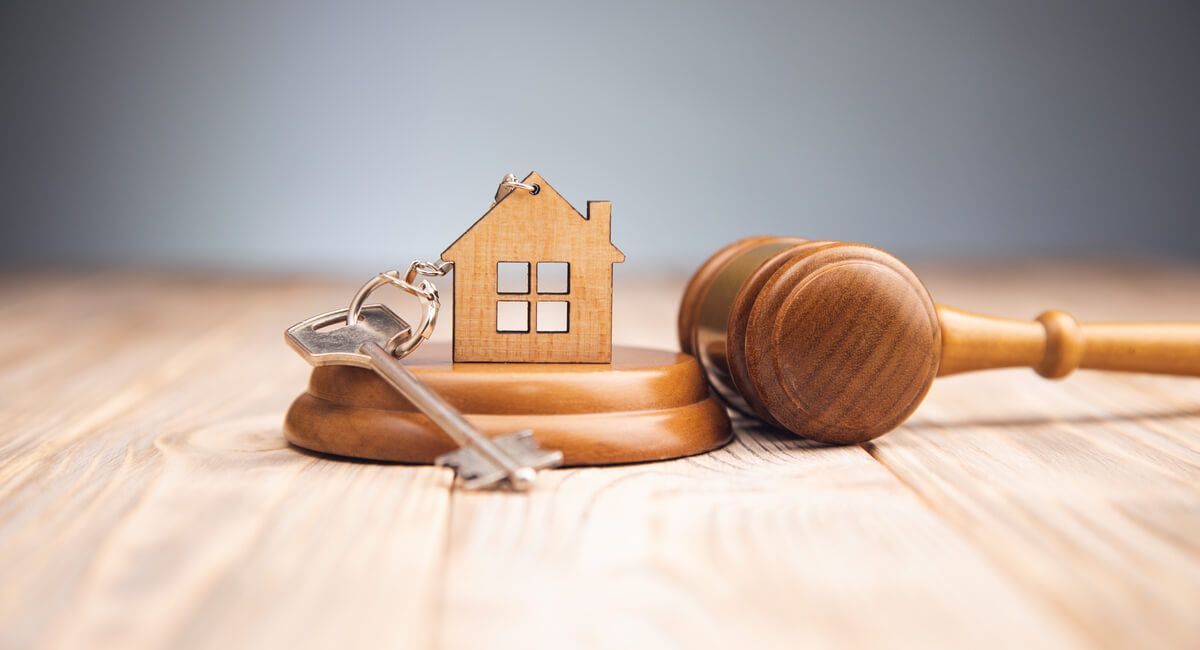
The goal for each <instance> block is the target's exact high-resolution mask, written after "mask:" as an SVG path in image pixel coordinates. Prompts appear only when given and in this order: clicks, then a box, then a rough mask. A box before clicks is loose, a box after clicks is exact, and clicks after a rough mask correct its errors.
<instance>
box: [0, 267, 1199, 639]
mask: <svg viewBox="0 0 1200 650" xmlns="http://www.w3.org/2000/svg"><path fill="white" fill-rule="evenodd" d="M917 271H918V272H919V273H920V275H921V277H922V278H923V279H924V280H925V282H926V283H927V284H928V286H929V288H930V290H931V292H933V293H934V295H937V296H938V297H939V298H941V299H944V300H947V301H948V302H953V303H955V304H959V305H962V306H963V307H965V308H967V309H970V310H972V311H980V312H992V313H1015V314H1021V313H1037V311H1038V309H1040V308H1043V307H1044V306H1045V305H1048V304H1055V305H1059V306H1061V307H1062V308H1064V309H1066V310H1068V311H1070V312H1071V313H1073V314H1076V315H1077V316H1078V317H1079V318H1080V319H1081V320H1091V321H1105V320H1115V319H1118V318H1122V317H1127V316H1131V315H1136V316H1137V317H1139V318H1144V319H1163V320H1186V319H1197V318H1200V304H1197V302H1196V300H1195V296H1196V295H1198V294H1200V270H1197V269H1187V268H1176V269H1171V268H1150V267H1138V266H1124V267H1089V266H1063V265H1039V264H1028V265H1025V266H1011V265H1006V266H1004V267H997V268H990V267H986V266H981V265H979V264H978V263H972V264H965V265H958V266H945V267H936V266H925V267H918V268H917ZM357 286H358V282H357V279H348V280H346V281H344V282H332V281H314V280H301V279H297V280H287V281H280V280H265V279H259V280H256V279H240V278H230V277H225V278H221V277H216V278H213V277H198V276H190V277H189V276H176V277H169V278H166V279H156V278H155V277H150V276H145V277H143V276H139V275H136V274H88V275H76V274H33V275H31V274H15V275H14V274H10V275H0V314H2V315H4V316H7V318H6V319H5V322H6V331H5V334H6V335H5V337H3V338H0V362H2V365H0V419H2V420H3V423H4V425H5V426H4V427H3V429H2V433H0V647H4V648H50V647H55V648H156V647H171V648H218V647H219V648H226V647H255V648H276V647H278V648H285V647H286V648H306V647H313V648H317V647H330V646H345V647H348V646H359V647H405V648H434V647H441V648H452V649H456V648H464V649H465V648H476V647H478V646H479V644H480V639H481V638H486V639H487V640H488V642H489V644H490V645H491V647H497V648H506V647H539V646H553V647H595V648H613V647H619V648H643V647H646V648H649V647H653V648H662V647H702V648H730V647H763V648H796V647H817V648H835V647H838V648H840V647H885V648H887V647H897V648H899V647H913V646H926V647H972V648H1011V647H1029V648H1040V647H1044V648H1089V647H1096V648H1104V647H1111V648H1121V647H1160V648H1192V647H1196V646H1197V645H1200V624H1198V621H1200V619H1197V617H1196V616H1195V613H1194V609H1195V607H1194V605H1195V603H1196V602H1200V542H1197V540H1200V516H1198V513H1200V383H1198V382H1197V380H1195V379H1188V378H1177V377H1155V376H1147V375H1137V374H1123V373H1122V374H1117V373H1108V374H1106V373H1099V372H1091V371H1080V372H1077V373H1075V374H1073V375H1072V376H1070V377H1068V378H1066V379H1065V380H1063V381H1061V382H1046V381H1044V380H1042V379H1041V378H1039V377H1037V376H1036V375H1035V374H1033V373H1032V372H1030V371H1028V370H1023V371H1022V370H1001V371H997V372H995V373H984V374H972V375H963V376H960V377H949V378H946V379H944V380H939V381H938V382H937V384H936V385H935V386H934V387H933V389H932V390H931V391H930V393H929V395H928V396H927V398H926V400H925V402H924V403H923V405H922V407H921V408H920V409H919V410H918V411H917V413H916V414H915V415H914V417H913V418H912V419H911V420H910V421H909V422H908V423H907V424H905V425H903V426H901V427H900V428H899V429H898V430H897V431H896V432H894V433H893V434H891V435H889V436H887V437H885V438H883V439H880V440H878V441H876V442H875V443H873V444H869V445H866V446H847V447H821V446H818V445H815V444H813V443H809V442H805V441H803V440H800V439H797V438H795V437H794V436H791V435H790V434H787V435H783V434H779V433H776V432H774V431H772V430H770V429H766V428H762V427H761V426H760V425H755V424H753V423H752V422H749V421H744V420H739V421H737V422H736V423H735V424H736V426H735V428H736V435H737V439H736V441H735V442H734V443H732V444H731V445H729V446H727V447H725V448H723V449H721V450H718V451H716V452H713V453H710V454H706V455H702V456H698V457H695V458H689V459H681V460H677V461H670V462H664V463H651V464H641V465H631V466H621V467H611V468H583V469H569V470H562V471H554V472H551V473H548V474H546V475H545V477H544V478H543V481H542V483H541V484H540V485H539V489H538V490H536V491H535V492H534V493H533V494H531V495H529V496H528V497H526V496H521V495H511V494H503V493H498V494H490V493H489V494H476V493H465V492H461V491H459V490H457V489H455V488H454V487H453V485H452V484H451V482H450V480H449V475H448V473H447V472H446V471H444V470H440V469H435V468H427V467H411V466H401V465H391V464H384V463H362V462H347V461H342V460H337V459H332V458H328V457H322V456H319V455H313V454H307V453H304V452H302V451H300V450H298V449H296V448H294V447H288V446H286V445H285V444H284V443H283V442H282V417H283V413H284V411H285V410H286V408H287V405H288V403H289V402H290V401H291V399H292V398H293V397H294V396H295V394H296V393H297V392H299V391H300V390H301V389H302V388H303V386H304V384H305V381H306V378H307V377H308V374H309V370H310V369H309V368H308V367H307V366H306V365H305V364H304V363H303V362H302V361H301V360H300V359H298V358H296V357H295V355H294V354H293V353H292V352H291V351H290V350H288V349H286V347H285V346H284V345H283V344H282V343H280V342H279V333H280V330H281V329H282V328H283V327H285V326H287V325H288V324H290V323H292V322H295V321H296V320H298V319H300V318H302V317H304V316H307V315H310V314H311V313H315V312H317V311H321V310H324V309H329V308H334V307H337V306H340V305H341V304H342V303H344V302H345V300H346V296H348V295H349V294H350V293H352V292H353V291H354V289H355V288H356V287H357ZM682 287H683V279H682V278H679V279H677V280H668V279H655V278H636V279H635V278H633V277H630V278H624V277H623V276H621V275H618V277H617V293H616V310H615V315H614V319H615V320H614V331H615V338H616V340H617V341H618V342H621V343H625V344H629V345H639V346H658V347H669V346H671V345H672V339H673V335H674V332H673V329H674V328H673V322H674V316H675V314H676V313H677V306H678V303H679V299H680V295H681V293H682ZM212 313H220V314H222V315H223V318H222V319H221V320H219V321H211V320H208V321H204V320H202V319H203V318H204V317H205V316H206V315H209V314H212ZM198 322H203V323H205V325H203V326H198V325H197V323H198ZM435 338H438V339H440V340H443V341H444V340H447V339H448V331H439V332H438V333H436V334H435Z"/></svg>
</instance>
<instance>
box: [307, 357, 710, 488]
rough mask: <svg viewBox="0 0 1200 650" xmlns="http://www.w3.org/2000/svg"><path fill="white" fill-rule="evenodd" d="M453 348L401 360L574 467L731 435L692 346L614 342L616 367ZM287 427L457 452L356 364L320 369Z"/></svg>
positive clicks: (335, 447)
mask: <svg viewBox="0 0 1200 650" xmlns="http://www.w3.org/2000/svg"><path fill="white" fill-rule="evenodd" d="M450 359H451V348H450V345H448V344H436V343H426V344H425V345H423V346H421V348H419V349H418V350H417V351H416V352H415V353H413V354H412V355H411V356H409V357H408V358H407V359H405V361H404V364H405V365H406V366H408V367H409V368H410V369H411V370H412V371H413V372H414V373H415V374H416V375H417V377H419V378H420V379H421V380H422V381H423V382H425V383H426V384H428V385H429V387H430V388H431V389H433V390H434V391H435V392H437V393H438V394H439V395H441V396H442V397H443V398H445V399H446V401H448V402H450V403H451V404H453V405H454V406H455V407H456V408H458V409H459V410H460V411H462V412H463V413H464V414H465V415H466V416H467V418H468V419H469V420H471V422H472V423H474V424H475V425H476V426H478V427H479V428H480V429H482V430H483V432H484V433H485V434H487V435H489V436H498V435H503V434H505V433H512V432H514V431H518V430H521V429H530V430H532V431H533V436H534V438H535V439H536V440H537V442H538V444H540V445H541V446H542V447H543V448H546V449H557V450H560V451H562V452H563V457H564V463H565V464H566V465H576V466H577V465H609V464H614V463H636V462H643V461H651V460H666V459H669V458H679V457H681V456H690V455H693V454H699V453H703V452H706V451H710V450H712V449H716V448H717V447H720V446H722V445H724V444H725V443H727V442H729V440H730V439H731V436H732V433H731V428H730V424H729V416H728V414H727V413H726V412H725V408H724V406H722V405H721V403H720V402H718V401H717V399H716V398H715V397H713V395H712V394H710V393H709V390H708V384H707V383H706V382H705V379H704V373H703V371H702V370H701V369H700V365H699V364H698V363H696V360H695V359H694V358H692V357H691V356H690V355H687V354H680V353H678V352H667V351H662V350H649V349H644V348H629V347H620V346H614V347H613V354H612V363H608V364H596V363H457V364H456V363H452V362H451V360H450ZM284 433H285V435H286V436H287V439H288V441H289V442H291V443H292V444H294V445H297V446H300V447H304V448H305V449H311V450H313V451H319V452H323V453H326V454H334V455H338V456H350V457H354V458H368V459H372V460H385V461H397V462H403V463H432V462H433V460H434V459H435V458H437V457H438V456H439V455H441V454H443V453H445V452H448V451H451V450H453V449H454V448H455V446H454V443H452V442H451V441H450V439H449V438H448V437H446V435H445V434H444V433H442V432H441V431H440V430H439V429H438V428H437V427H435V426H434V425H433V424H432V423H431V422H430V421H429V420H428V419H427V418H426V417H425V416H424V415H422V414H421V413H420V412H419V411H417V410H416V408H415V407H413V405H412V404H411V403H410V402H409V401H408V400H406V399H405V398H404V397H402V396H400V394H399V393H397V392H396V391H395V390H393V389H392V387H391V386H389V385H388V384H387V383H386V382H384V381H383V379H381V378H379V377H378V376H377V375H376V374H375V373H373V372H371V371H370V370H365V369H362V368H355V367H351V366H324V367H319V368H314V369H313V372H312V376H311V378H310V380H309V384H308V391H307V392H305V393H304V394H303V395H301V396H300V397H298V398H296V401H295V402H293V403H292V407H291V409H289V410H288V414H287V418H286V420H285V422H284Z"/></svg>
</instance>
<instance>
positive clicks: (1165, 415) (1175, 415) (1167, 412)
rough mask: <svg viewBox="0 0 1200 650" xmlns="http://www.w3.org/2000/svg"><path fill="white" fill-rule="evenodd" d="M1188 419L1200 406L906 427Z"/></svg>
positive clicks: (927, 422) (938, 422)
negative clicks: (1138, 411)
mask: <svg viewBox="0 0 1200 650" xmlns="http://www.w3.org/2000/svg"><path fill="white" fill-rule="evenodd" d="M1187 418H1200V406H1194V407H1187V408H1172V409H1162V410H1155V411H1146V412H1141V413H1108V414H1103V415H1082V414H1081V415H1066V416H1055V415H1028V416H1015V417H1013V416H1008V417H998V418H966V419H957V420H941V419H934V418H924V419H921V420H919V421H916V422H909V423H906V424H905V425H903V426H904V427H906V428H913V429H927V428H937V429H941V430H946V429H986V428H993V429H1003V428H1012V427H1039V426H1046V425H1051V424H1074V425H1080V426H1082V425H1088V424H1114V423H1122V422H1170V421H1172V420H1183V419H1187Z"/></svg>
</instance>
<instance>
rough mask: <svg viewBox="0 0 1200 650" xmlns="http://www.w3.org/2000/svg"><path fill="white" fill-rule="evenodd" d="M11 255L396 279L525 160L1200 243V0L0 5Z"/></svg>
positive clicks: (843, 217) (700, 241)
mask: <svg viewBox="0 0 1200 650" xmlns="http://www.w3.org/2000/svg"><path fill="white" fill-rule="evenodd" d="M0 81H2V87H0V92H2V93H3V96H2V105H0V118H2V119H0V218H2V219H3V233H2V244H0V245H2V250H0V252H2V255H3V256H2V261H3V263H4V264H5V265H9V266H12V265H22V264H30V263H33V264H38V265H48V264H49V265H53V264H74V265H94V264H122V265H170V266H181V267H201V268H234V269H245V268H250V269H280V270H294V269H309V268H311V269H330V270H335V271H355V272H358V271H374V270H378V269H380V268H385V267H391V266H394V265H397V264H401V263H404V262H406V261H407V260H409V259H410V258H412V257H415V256H421V257H435V256H436V255H437V253H439V252H440V251H441V250H442V249H443V247H444V246H445V245H447V244H448V243H449V242H451V241H452V240H453V239H454V238H455V237H456V236H457V235H458V234H459V233H460V232H461V231H462V230H464V229H465V228H466V227H467V226H469V225H470V224H471V223H472V222H473V221H474V220H475V219H476V218H477V217H478V216H480V214H482V213H483V211H484V210H485V209H486V208H487V206H488V204H489V202H490V200H491V196H492V193H493V192H494V190H495V185H496V182H497V181H498V180H499V179H500V177H501V176H502V175H503V174H504V173H505V172H509V171H512V172H516V173H517V174H518V175H523V174H524V173H526V172H528V171H529V170H531V169H536V170H538V171H540V172H541V173H543V174H544V175H546V177H547V178H548V180H549V181H550V182H551V183H552V184H554V185H555V187H556V188H557V189H558V190H559V191H560V192H562V193H563V195H564V196H566V197H567V198H568V200H571V201H572V202H573V203H575V204H576V206H577V207H583V205H584V204H585V202H586V201H587V200H588V199H611V200H612V201H613V206H614V207H613V222H614V226H613V227H614V239H615V241H616V242H617V244H618V245H619V246H620V247H621V248H622V249H624V250H625V251H626V253H628V255H629V264H630V265H631V266H636V267H637V268H641V269H656V268H672V269H682V268H691V267H693V266H695V265H696V264H697V263H698V262H699V261H700V260H701V259H703V258H704V257H705V256H706V255H707V254H708V253H710V252H711V251H713V250H714V249H716V248H717V247H719V246H721V245H723V244H724V243H726V242H728V241H731V240H733V239H736V238H739V237H742V236H745V235H749V234H764V233H766V234H794V235H801V236H809V237H819V238H840V239H849V240H858V241H865V242H869V243H874V244H876V245H879V246H883V247H885V248H889V249H891V250H893V251H894V252H897V253H900V254H902V255H909V256H922V255H924V256H940V255H952V256H954V257H960V258H961V257H963V256H969V255H996V256H1008V255H1022V256H1023V255H1027V254H1047V253H1054V252H1064V253H1069V254H1074V255H1089V254H1099V253H1104V252H1114V253H1117V254H1120V255H1122V256H1155V255H1166V256H1172V257H1189V258H1200V225H1198V224H1197V221H1198V219H1200V3H1197V2H1195V1H1194V0H1193V1H1186V2H1167V3H1163V2H1046V1H1037V2H992V3H982V2H963V1H961V0H947V1H944V2H849V1H844V0H843V1H815V2H814V1H807V0H803V1H797V2H781V3H774V2H771V3H767V2H722V3H711V2H696V3H671V2H642V3H636V2H616V1H605V2H590V3H536V2H511V1H510V2H490V3H486V4H458V3H448V2H423V3H401V2H358V1H341V2H313V1H309V0H303V1H298V2H252V1H236V2H189V3H181V2H165V1H162V0H155V1H134V0H115V1H112V2H62V1H58V0H50V1H47V0H40V1H26V0H6V1H5V2H3V3H2V4H0Z"/></svg>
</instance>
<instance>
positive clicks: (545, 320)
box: [537, 300, 570, 332]
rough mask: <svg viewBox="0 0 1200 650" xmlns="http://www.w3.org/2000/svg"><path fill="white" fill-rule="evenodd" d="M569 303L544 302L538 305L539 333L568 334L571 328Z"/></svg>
mask: <svg viewBox="0 0 1200 650" xmlns="http://www.w3.org/2000/svg"><path fill="white" fill-rule="evenodd" d="M568 311H569V308H568V303H567V302H565V301H558V300H555V301H544V302H539V303H538V304H537V331H539V332H566V331H567V330H568V329H569V327H570V322H569V321H570V316H569V314H568Z"/></svg>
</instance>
